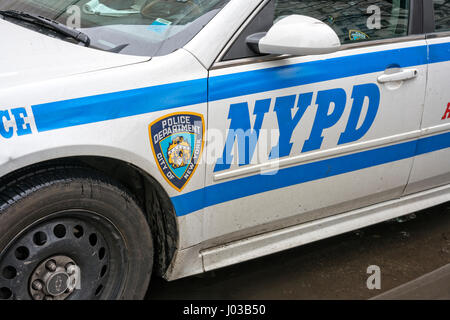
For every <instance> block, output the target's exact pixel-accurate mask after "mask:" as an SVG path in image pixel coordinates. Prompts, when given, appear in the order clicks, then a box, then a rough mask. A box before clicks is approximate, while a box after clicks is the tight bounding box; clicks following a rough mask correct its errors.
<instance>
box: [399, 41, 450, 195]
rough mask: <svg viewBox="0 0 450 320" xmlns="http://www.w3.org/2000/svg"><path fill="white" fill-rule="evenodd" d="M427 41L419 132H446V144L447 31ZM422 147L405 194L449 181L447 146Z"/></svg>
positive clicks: (449, 112) (449, 100)
mask: <svg viewBox="0 0 450 320" xmlns="http://www.w3.org/2000/svg"><path fill="white" fill-rule="evenodd" d="M427 42H428V45H429V67H428V81H427V90H426V97H425V110H424V114H423V120H422V126H421V130H422V133H421V134H422V136H423V137H424V138H426V137H428V138H432V137H433V136H436V135H442V134H447V140H446V141H447V144H448V145H450V35H449V36H447V37H439V38H436V39H428V40H427ZM423 149H424V147H421V146H419V147H418V155H417V157H416V158H415V159H414V166H413V170H412V173H411V178H410V181H409V184H408V187H407V189H406V191H405V193H406V194H411V193H415V192H419V191H421V190H426V189H431V188H435V187H438V186H441V185H445V184H448V183H450V160H449V159H450V149H449V148H447V149H443V150H439V151H436V152H431V153H424V152H423V151H424V150H423Z"/></svg>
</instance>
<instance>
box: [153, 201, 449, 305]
mask: <svg viewBox="0 0 450 320" xmlns="http://www.w3.org/2000/svg"><path fill="white" fill-rule="evenodd" d="M448 264H450V202H449V203H446V204H444V205H440V206H437V207H434V208H431V209H428V210H424V211H421V212H418V213H416V214H413V215H410V216H408V217H406V218H402V219H397V220H394V221H388V222H384V223H381V224H378V225H375V226H372V227H368V228H365V229H362V230H358V231H355V232H350V233H347V234H344V235H341V236H337V237H333V238H330V239H326V240H323V241H319V242H316V243H312V244H309V245H306V246H303V247H299V248H295V249H292V250H289V251H285V252H282V253H277V254H273V255H270V256H267V257H264V258H260V259H257V260H253V261H249V262H245V263H241V264H238V265H235V266H231V267H227V268H224V269H220V270H216V271H212V272H209V273H206V274H204V275H201V276H194V277H189V278H186V279H180V280H177V281H174V282H166V281H164V280H162V279H158V278H154V279H152V283H151V286H150V288H151V289H150V290H149V293H148V294H147V298H148V299H220V300H222V299H238V300H241V299H242V300H246V299H286V300H297V299H369V298H373V297H376V296H378V295H381V294H382V293H385V292H388V291H390V292H388V293H390V294H392V291H391V289H393V288H397V287H399V286H402V285H405V284H407V283H410V282H411V281H413V280H415V279H417V278H419V277H422V276H424V275H427V274H429V273H430V272H433V271H435V270H437V269H441V270H444V271H440V273H438V275H439V276H441V277H442V274H443V273H442V272H444V274H446V272H448V271H447V269H445V268H443V267H444V266H446V265H448ZM371 265H376V266H379V267H380V272H381V289H380V290H377V289H373V290H369V289H368V288H367V285H366V282H367V279H368V277H369V276H370V275H371V274H368V273H367V268H368V267H369V266H371ZM438 275H437V273H435V276H434V278H433V276H431V278H430V277H428V278H424V279H428V280H429V279H431V280H430V281H425V282H426V283H427V286H426V290H428V293H429V296H430V297H433V299H434V298H439V293H438V291H439V290H441V291H442V290H443V292H444V294H443V295H441V298H443V299H445V294H448V293H449V292H448V287H446V288H443V287H440V288H437V287H436V290H435V291H434V285H433V284H432V282H431V281H432V280H433V279H434V281H436V283H439V282H440V283H441V284H442V280H441V281H439V280H436V277H438ZM446 279H448V278H446ZM413 284H414V283H413ZM415 285H416V287H417V288H419V290H420V288H421V286H420V285H417V283H415ZM407 288H408V287H407ZM424 290H425V289H424ZM401 292H402V291H401ZM403 292H404V291H403ZM433 294H434V295H433ZM436 295H438V296H436ZM392 297H393V296H391V298H392Z"/></svg>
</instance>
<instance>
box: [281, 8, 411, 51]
mask: <svg viewBox="0 0 450 320" xmlns="http://www.w3.org/2000/svg"><path fill="white" fill-rule="evenodd" d="M276 2H277V4H276V9H275V21H276V20H277V19H281V18H282V17H284V16H287V15H291V14H301V15H305V16H310V17H313V18H316V19H318V20H321V21H322V22H325V23H326V24H328V25H329V26H330V27H332V28H333V29H334V31H336V33H337V35H338V36H339V38H340V40H341V43H342V44H346V43H353V42H356V41H368V40H379V39H389V38H395V37H401V36H406V35H407V34H408V24H409V23H408V22H409V0H390V1H388V0H372V1H343V0H337V1H317V0H306V1H305V0H277V1H276Z"/></svg>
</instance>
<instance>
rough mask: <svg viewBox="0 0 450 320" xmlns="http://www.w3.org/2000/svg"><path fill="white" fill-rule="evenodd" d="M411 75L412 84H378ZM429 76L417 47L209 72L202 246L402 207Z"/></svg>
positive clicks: (398, 45) (351, 52)
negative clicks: (380, 206)
mask: <svg viewBox="0 0 450 320" xmlns="http://www.w3.org/2000/svg"><path fill="white" fill-rule="evenodd" d="M386 69H389V71H387V72H386V71H385V70H386ZM408 69H411V70H415V71H417V75H416V76H415V77H414V78H413V79H409V80H407V81H403V82H400V83H399V82H388V83H384V84H381V83H379V82H378V81H377V79H378V78H379V77H380V76H383V75H386V73H387V74H392V73H394V72H399V71H402V70H408ZM426 74H427V64H426V43H425V41H423V40H415V41H405V42H398V43H395V44H384V45H378V46H372V47H367V48H358V49H349V50H344V51H341V52H338V53H334V54H329V55H323V56H307V57H291V58H286V59H282V60H275V61H268V62H262V63H254V64H251V63H250V64H244V65H237V66H232V67H225V68H220V69H216V70H212V71H211V72H210V78H209V105H208V114H209V130H208V131H209V136H208V141H209V142H208V149H209V150H208V155H207V156H208V164H207V180H206V189H205V207H206V209H205V218H204V230H203V233H204V236H205V238H206V239H208V238H217V239H220V241H223V240H224V239H221V237H223V238H226V239H227V240H231V239H237V238H240V237H242V236H246V235H251V234H256V233H261V232H264V231H267V230H272V229H277V228H282V227H286V226H289V225H293V224H298V223H302V222H305V221H310V220H313V219H318V218H322V217H326V216H329V215H333V214H337V213H341V212H345V211H349V210H352V209H356V208H360V207H363V206H367V205H370V204H374V203H377V202H381V201H386V200H389V199H393V198H396V197H400V196H401V194H402V192H403V190H404V188H405V185H406V183H407V179H408V177H409V173H410V170H411V166H412V161H413V160H412V159H413V156H414V153H415V150H416V141H415V140H414V139H415V138H417V137H418V135H419V134H420V131H419V128H420V121H421V116H422V112H423V101H424V91H425V83H426ZM239 129H240V130H242V131H243V132H247V133H248V138H247V142H248V143H247V144H245V143H244V142H242V143H241V145H240V143H239V142H240V141H245V138H244V139H243V140H242V139H241V140H239V139H240V138H239V134H235V133H234V132H236V131H237V130H239ZM233 130H234V131H233ZM230 132H231V133H230ZM213 141H214V142H213ZM218 142H219V143H218ZM227 148H228V150H227ZM277 152H278V154H277ZM223 160H225V161H223ZM227 161H228V162H232V163H228V162H227ZM220 241H219V240H218V242H220Z"/></svg>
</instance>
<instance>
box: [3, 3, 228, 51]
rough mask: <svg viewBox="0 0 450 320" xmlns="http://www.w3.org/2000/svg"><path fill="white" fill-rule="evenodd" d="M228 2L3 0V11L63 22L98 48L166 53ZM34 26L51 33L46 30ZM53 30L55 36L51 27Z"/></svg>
mask: <svg viewBox="0 0 450 320" xmlns="http://www.w3.org/2000/svg"><path fill="white" fill-rule="evenodd" d="M229 1H230V0H81V1H76V0H2V1H1V2H0V10H18V11H23V12H26V13H29V14H33V15H39V16H43V17H46V18H48V19H52V20H55V21H58V22H59V23H62V24H64V25H66V26H68V27H72V28H75V29H77V30H79V31H81V32H83V33H85V34H86V35H88V36H89V38H90V40H91V42H90V47H93V48H97V49H101V50H105V51H110V52H117V53H122V54H132V55H142V56H161V55H166V54H169V53H171V52H173V51H175V50H177V49H179V48H181V47H183V46H184V45H185V44H187V43H188V42H189V41H190V40H191V39H192V38H193V37H194V36H195V35H196V34H197V33H198V32H200V30H201V29H202V28H203V27H204V26H205V25H206V24H207V23H208V22H209V21H210V20H211V19H212V18H213V17H214V16H215V15H216V14H217V13H218V12H219V11H220V9H221V8H223V7H224V6H225V5H226V4H227V3H228V2H229ZM7 20H8V21H11V22H15V23H18V24H21V25H24V26H25V27H28V28H32V27H30V24H23V23H21V22H20V21H13V20H14V19H7ZM35 30H36V31H39V32H43V33H47V32H45V31H44V30H45V29H43V28H36V29H35ZM48 34H49V35H52V36H55V35H54V32H51V31H49V32H48ZM61 39H65V37H64V36H61ZM67 40H68V39H67ZM72 40H73V39H72Z"/></svg>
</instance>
